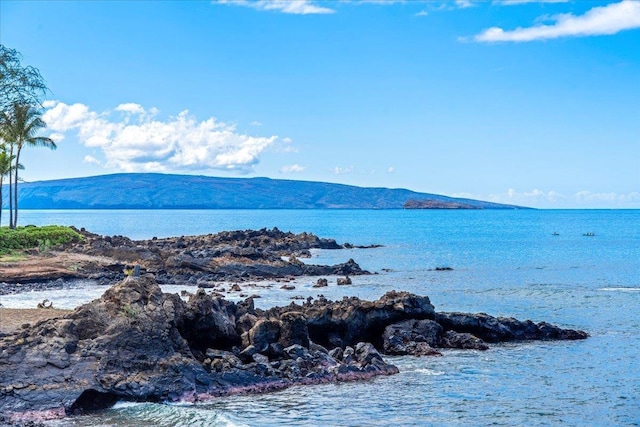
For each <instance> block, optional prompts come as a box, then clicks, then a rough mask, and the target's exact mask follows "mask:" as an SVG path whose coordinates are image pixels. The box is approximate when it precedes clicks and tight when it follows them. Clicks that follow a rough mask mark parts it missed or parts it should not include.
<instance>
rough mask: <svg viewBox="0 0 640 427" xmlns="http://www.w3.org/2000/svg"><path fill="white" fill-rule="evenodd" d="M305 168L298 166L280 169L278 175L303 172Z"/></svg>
mask: <svg viewBox="0 0 640 427" xmlns="http://www.w3.org/2000/svg"><path fill="white" fill-rule="evenodd" d="M304 169H305V167H304V166H300V165H297V164H296V165H289V166H283V167H281V168H280V173H299V172H302V171H304Z"/></svg>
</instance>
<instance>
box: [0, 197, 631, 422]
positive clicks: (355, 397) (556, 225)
mask: <svg viewBox="0 0 640 427" xmlns="http://www.w3.org/2000/svg"><path fill="white" fill-rule="evenodd" d="M20 221H21V223H22V224H37V225H44V224H51V223H56V224H69V225H75V226H77V227H85V228H87V229H88V230H90V231H93V232H97V233H100V234H121V235H126V236H129V237H132V238H151V237H153V236H157V237H166V236H176V235H190V234H207V233H215V232H218V231H223V230H233V229H248V228H252V229H256V228H263V227H267V228H271V227H278V228H280V229H281V230H285V231H293V232H301V231H309V232H313V233H316V234H318V235H320V236H321V237H329V238H335V239H336V240H337V241H338V242H351V243H354V244H359V245H367V244H373V243H378V244H382V245H384V247H382V248H378V249H354V250H340V251H316V252H314V257H313V258H312V259H311V260H310V262H314V263H336V262H343V261H346V260H347V259H348V258H354V259H355V260H356V261H357V262H358V263H359V264H360V265H361V266H362V267H363V268H365V269H368V270H370V271H372V272H377V273H378V274H376V275H371V276H361V277H356V278H354V284H353V285H352V286H347V287H338V286H335V285H330V287H329V288H323V289H322V292H323V294H324V295H325V296H327V297H329V298H332V299H336V298H340V297H341V296H343V295H356V296H359V297H361V298H377V297H379V296H380V295H382V294H383V293H385V292H386V291H388V290H391V289H396V290H408V291H411V292H415V293H418V294H423V295H428V296H429V297H430V298H431V301H432V303H433V304H434V305H435V306H436V310H439V311H453V310H456V311H470V312H486V313H489V314H493V315H501V316H514V317H517V318H520V319H532V320H534V321H542V320H545V321H549V322H551V323H555V324H558V325H561V326H564V327H572V328H579V329H583V330H586V331H588V332H589V333H590V334H591V335H592V336H591V338H589V339H587V340H585V341H581V342H553V343H552V342H534V343H526V344H519V345H503V346H496V347H493V348H492V349H490V350H489V351H487V352H462V351H447V352H445V355H444V357H441V358H412V357H399V358H393V359H392V360H393V362H394V363H395V364H397V365H398V366H399V367H400V370H401V373H400V374H398V375H395V376H392V377H387V378H376V379H375V380H373V381H368V382H362V383H351V384H337V385H321V386H312V387H294V388H291V389H289V390H285V391H282V392H278V393H272V394H268V395H262V396H234V397H229V398H221V399H218V400H216V401H215V402H213V403H211V404H208V405H199V406H195V407H194V406H180V405H155V404H136V405H130V404H124V405H121V406H118V407H117V408H115V409H112V410H109V411H106V412H104V413H101V414H98V415H91V416H87V417H79V418H75V419H72V420H65V421H63V422H62V423H57V425H78V426H100V425H105V426H106V425H149V426H152V425H158V426H174V425H184V426H190V425H202V426H209V425H221V426H223V425H249V426H254V425H255V426H258V425H260V426H269V425H273V426H276V425H296V426H302V425H305V426H306V425H308V426H315V425H334V426H343V425H349V426H355V425H358V426H373V425H375V426H386V425H416V426H429V425H461V426H468V425H498V426H514V425H527V426H547V425H550V426H553V425H575V426H582V425H596V426H599V425H602V426H609V425H640V354H639V353H640V352H639V350H638V349H639V348H640V211H637V210H630V211H624V210H616V211H609V210H588V211H579V210H564V211H546V210H545V211H535V210H513V211H511V210H510V211H404V210H371V211H362V210H309V211H307V210H303V211H286V210H285V211H283V210H273V211H265V210H260V211H253V210H252V211H246V210H238V211H233V210H225V211H22V212H21V217H20ZM554 232H556V233H558V234H559V235H558V236H553V235H552V234H553V233H554ZM584 233H595V236H593V237H585V236H583V234H584ZM444 266H447V267H452V268H453V271H448V272H437V271H433V269H434V268H435V267H444ZM314 281H315V280H314V279H309V278H306V279H299V280H298V281H296V290H295V291H293V294H295V295H301V296H305V297H306V296H315V295H316V294H317V290H316V289H312V288H311V285H312V283H313V282H314ZM334 283H335V282H334ZM166 290H167V291H175V290H176V289H175V288H167V289H166ZM102 291H103V289H99V288H95V287H92V286H91V285H90V284H87V285H86V286H82V287H80V288H78V289H75V290H65V291H64V292H61V293H59V294H56V293H53V294H52V293H50V296H51V297H50V298H49V299H52V300H54V301H58V304H57V305H58V306H63V305H65V304H66V305H68V306H74V305H76V304H78V303H80V302H83V301H86V300H88V299H92V298H94V297H96V296H97V295H99V294H100V292H102ZM263 292H264V294H263V298H261V299H259V300H256V302H259V303H260V305H261V306H265V307H266V306H271V305H274V304H288V303H289V302H290V297H291V296H292V293H287V292H285V291H280V290H265V291H263ZM55 298H59V300H57V299H55ZM41 300H42V295H41V294H25V295H17V296H8V297H3V299H2V302H3V304H5V305H7V306H12V305H14V306H30V304H32V302H33V301H41Z"/></svg>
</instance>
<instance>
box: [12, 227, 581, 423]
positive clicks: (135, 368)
mask: <svg viewBox="0 0 640 427" xmlns="http://www.w3.org/2000/svg"><path fill="white" fill-rule="evenodd" d="M79 232H81V233H82V234H83V235H84V237H85V239H84V241H83V242H82V243H77V244H73V245H68V246H67V247H64V248H59V249H58V251H57V252H55V253H49V254H45V255H35V254H34V256H33V257H31V258H29V259H28V260H26V261H19V262H18V263H17V264H18V265H17V266H16V265H15V264H11V265H9V266H5V265H0V269H3V270H2V271H1V272H2V277H3V279H2V280H3V281H5V283H4V284H2V286H0V289H2V292H4V293H11V292H24V291H25V290H26V289H29V286H32V289H41V287H45V288H46V287H58V286H68V285H69V283H70V282H69V280H81V279H89V280H94V281H95V282H97V283H102V284H104V285H111V287H109V288H108V289H107V290H106V292H105V293H104V294H103V295H102V297H101V298H99V299H96V300H94V301H92V302H90V303H87V304H84V305H82V306H80V307H78V308H76V309H75V310H73V311H72V312H61V314H60V316H59V317H54V316H49V317H52V318H47V317H46V316H45V317H43V318H44V320H40V321H38V322H37V323H35V324H33V325H31V324H25V325H21V327H20V328H17V327H14V328H6V329H7V330H6V331H2V333H0V414H1V416H0V425H7V424H10V425H35V424H34V423H39V422H41V421H43V420H47V419H55V418H61V417H66V416H70V415H75V414H82V413H86V412H91V411H95V410H99V409H103V408H108V407H110V406H112V405H113V404H114V403H115V402H117V401H121V400H122V401H137V402H140V401H149V402H175V401H190V402H201V401H207V400H210V399H214V398H215V397H217V396H223V395H229V394H235V393H263V392H268V391H273V390H279V389H282V388H286V387H290V386H293V385H306V384H319V383H327V382H339V381H355V380H362V379H367V378H372V377H374V376H379V375H393V374H395V373H397V372H398V369H397V368H396V367H395V366H394V365H392V364H391V363H389V362H388V361H386V360H385V358H384V356H386V355H389V356H396V355H413V356H440V355H442V349H448V348H455V349H467V350H474V351H484V350H488V349H489V348H490V345H491V344H493V343H500V342H509V341H527V340H575V339H584V338H587V337H588V334H587V333H585V332H583V331H575V330H571V329H562V328H559V327H557V326H554V325H551V324H548V323H545V322H541V323H534V322H531V321H520V320H517V319H513V318H502V317H498V318H496V317H493V316H490V315H487V314H484V313H480V314H468V313H438V312H436V311H435V309H434V306H433V305H432V304H431V301H430V300H429V298H428V297H426V296H418V295H414V294H410V293H407V292H396V291H391V292H388V293H386V294H385V295H384V296H382V297H381V298H380V299H378V300H376V301H365V300H360V299H359V298H356V297H350V298H349V297H344V298H343V299H342V300H340V301H330V300H328V299H326V298H324V297H323V296H322V295H318V297H317V298H315V299H314V298H311V297H309V298H307V299H306V300H305V302H303V303H302V304H296V303H295V302H292V303H291V304H289V305H288V306H284V307H274V308H270V309H268V310H262V309H259V308H256V307H255V306H254V301H253V298H252V297H249V298H246V299H244V300H241V301H239V302H232V301H230V300H227V299H225V298H224V296H223V295H221V294H220V293H218V292H217V291H218V290H219V289H220V288H219V287H217V286H219V285H220V283H221V281H228V282H236V283H235V284H234V287H237V289H236V290H239V289H240V287H239V285H238V284H237V282H246V281H248V280H260V279H273V280H279V281H284V282H286V281H288V280H290V279H291V278H292V277H295V276H302V275H312V276H316V275H330V274H335V275H341V276H349V275H359V274H370V273H369V272H367V271H364V270H362V269H361V268H360V266H358V264H357V263H355V262H354V261H353V260H351V259H350V260H348V261H347V262H345V263H342V264H337V265H333V266H318V265H310V264H305V263H303V262H301V261H300V259H299V258H301V257H308V256H310V250H311V249H351V248H354V247H357V246H354V245H351V244H349V243H346V244H343V245H339V244H338V243H336V241H335V240H331V239H320V238H318V237H317V236H314V235H312V234H307V233H301V234H293V233H284V232H282V231H280V230H278V229H273V230H266V229H263V230H258V231H251V230H246V231H234V232H224V233H218V234H210V235H207V236H188V237H184V236H183V237H176V238H167V239H156V238H153V239H150V240H141V241H134V240H131V239H128V238H126V237H122V236H113V237H108V236H107V237H105V236H99V235H96V234H92V233H89V232H87V231H85V230H79ZM376 246H377V245H374V246H367V247H366V248H370V247H376ZM7 272H9V273H11V274H7ZM51 272H55V274H51V275H47V274H50V273H51ZM123 277H124V280H123ZM46 279H51V280H46ZM20 280H26V285H25V283H21V282H20ZM185 283H186V284H190V285H197V286H198V288H199V289H198V291H197V292H196V293H195V294H184V295H183V296H182V297H181V296H179V295H177V294H166V293H163V292H162V291H161V289H160V285H161V284H185ZM348 283H350V279H349V278H348V277H346V278H343V279H342V284H348ZM339 284H340V283H339ZM243 286H244V287H249V284H243ZM287 286H290V285H288V284H285V285H283V286H282V287H283V288H285V289H288V287H287ZM322 286H327V280H326V279H319V280H318V282H317V284H316V286H314V287H322ZM207 288H214V289H211V290H207ZM183 297H184V298H188V300H185V299H183ZM12 423H13V424H12Z"/></svg>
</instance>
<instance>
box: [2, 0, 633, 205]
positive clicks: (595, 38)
mask: <svg viewBox="0 0 640 427" xmlns="http://www.w3.org/2000/svg"><path fill="white" fill-rule="evenodd" d="M0 43H2V44H3V45H5V46H7V47H10V48H14V49H17V50H18V51H19V52H21V53H22V55H23V63H24V64H25V65H32V66H35V67H37V68H38V69H39V70H40V72H41V74H42V76H43V77H44V78H45V80H46V82H47V85H48V87H49V89H50V91H49V93H47V96H46V101H45V102H44V104H43V106H44V110H43V118H44V119H45V121H46V122H47V124H48V127H47V130H46V132H44V133H43V135H48V136H51V137H52V138H53V139H54V140H55V141H56V143H57V145H58V149H57V150H56V151H49V150H46V149H42V148H38V149H28V150H25V151H24V152H23V155H22V157H21V160H22V163H23V164H24V166H25V170H24V171H23V172H22V177H23V179H24V180H25V181H38V180H48V179H60V178H72V177H81V176H92V175H102V174H109V173H119V172H161V173H185V174H198V175H210V176H224V177H258V176H260V177H270V178H275V179H295V180H310V181H325V182H336V183H343V184H349V185H358V186H364V187H388V188H408V189H411V190H415V191H421V192H428V193H436V194H445V195H448V196H454V197H469V198H477V199H482V200H489V201H494V202H500V203H509V204H519V205H525V206H531V207H538V208H636V209H637V208H640V1H634V0H623V1H602V2H599V1H562V0H547V1H530V0H502V1H499V0H495V1H489V0H487V1H474V0H462V1H420V0H407V1H400V0H395V1H393V0H388V1H385V0H379V1H374V0H335V1H314V0H297V1H295V0H292V1H285V0H270V1H269V0H259V1H251V0H217V1H216V0H214V1H181V2H172V1H160V2H153V1H110V2H108V1H102V2H101V1H84V2H81V1H77V2H67V1H60V0H56V1H14V0H0Z"/></svg>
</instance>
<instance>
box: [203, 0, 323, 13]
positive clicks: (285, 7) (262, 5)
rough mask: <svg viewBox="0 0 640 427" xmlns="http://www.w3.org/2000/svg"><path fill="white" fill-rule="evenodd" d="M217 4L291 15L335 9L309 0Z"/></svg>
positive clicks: (224, 1) (222, 1)
mask: <svg viewBox="0 0 640 427" xmlns="http://www.w3.org/2000/svg"><path fill="white" fill-rule="evenodd" d="M214 3H219V4H226V5H232V6H244V7H250V8H252V9H256V10H263V11H274V12H282V13H288V14H292V15H315V14H327V13H334V12H335V10H333V9H330V8H328V7H324V6H319V5H317V4H316V3H317V2H314V1H311V0H218V1H217V2H214Z"/></svg>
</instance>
